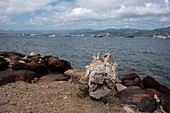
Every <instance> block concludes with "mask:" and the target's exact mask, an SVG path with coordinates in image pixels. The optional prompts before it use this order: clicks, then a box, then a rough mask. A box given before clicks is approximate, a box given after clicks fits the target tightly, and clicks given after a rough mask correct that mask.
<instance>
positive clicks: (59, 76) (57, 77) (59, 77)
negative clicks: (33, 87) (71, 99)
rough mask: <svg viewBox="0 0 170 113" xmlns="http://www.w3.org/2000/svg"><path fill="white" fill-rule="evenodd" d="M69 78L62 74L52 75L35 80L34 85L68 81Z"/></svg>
mask: <svg viewBox="0 0 170 113" xmlns="http://www.w3.org/2000/svg"><path fill="white" fill-rule="evenodd" d="M69 79H70V76H68V75H64V74H62V73H52V74H48V75H45V76H43V77H41V78H40V79H38V80H37V82H36V83H44V82H53V81H68V80H69Z"/></svg>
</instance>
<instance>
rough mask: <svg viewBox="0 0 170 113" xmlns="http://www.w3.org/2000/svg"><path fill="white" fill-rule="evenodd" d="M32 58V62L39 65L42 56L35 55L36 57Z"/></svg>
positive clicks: (32, 56)
mask: <svg viewBox="0 0 170 113" xmlns="http://www.w3.org/2000/svg"><path fill="white" fill-rule="evenodd" d="M30 56H31V58H30V59H31V62H32V63H38V62H39V61H40V59H41V55H40V54H34V55H30Z"/></svg>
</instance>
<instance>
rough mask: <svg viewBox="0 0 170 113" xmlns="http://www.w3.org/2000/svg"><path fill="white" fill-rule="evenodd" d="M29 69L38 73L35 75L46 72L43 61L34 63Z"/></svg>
mask: <svg viewBox="0 0 170 113" xmlns="http://www.w3.org/2000/svg"><path fill="white" fill-rule="evenodd" d="M27 65H28V64H27ZM30 70H32V71H34V72H35V73H36V74H37V75H38V76H37V77H41V76H42V75H46V74H48V71H47V66H46V65H45V64H44V63H35V64H33V65H32V66H31V67H30Z"/></svg>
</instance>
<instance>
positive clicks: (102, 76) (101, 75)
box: [80, 51, 118, 99]
mask: <svg viewBox="0 0 170 113" xmlns="http://www.w3.org/2000/svg"><path fill="white" fill-rule="evenodd" d="M101 54H102V52H101V51H100V52H99V53H98V55H97V57H95V56H93V61H92V62H91V63H90V65H89V66H86V74H85V76H84V77H83V78H82V79H81V80H80V82H82V84H87V85H88V91H85V92H89V96H90V97H92V98H95V99H101V98H102V97H104V96H106V95H107V94H108V93H109V92H110V91H112V90H114V88H115V83H116V79H117V78H118V76H117V73H116V71H115V70H116V67H117V64H116V63H115V62H114V59H113V57H112V56H111V53H107V54H105V55H103V56H101Z"/></svg>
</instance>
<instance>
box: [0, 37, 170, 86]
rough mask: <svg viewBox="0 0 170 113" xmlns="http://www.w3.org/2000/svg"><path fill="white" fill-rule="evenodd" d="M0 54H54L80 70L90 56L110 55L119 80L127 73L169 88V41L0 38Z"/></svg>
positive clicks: (151, 38) (88, 38) (87, 38)
mask: <svg viewBox="0 0 170 113" xmlns="http://www.w3.org/2000/svg"><path fill="white" fill-rule="evenodd" d="M0 51H16V52H20V53H22V54H30V53H31V52H34V53H39V54H41V56H42V57H43V56H48V55H55V56H58V57H59V58H60V59H64V60H67V61H69V62H70V63H71V65H72V67H73V68H80V69H83V70H85V66H86V65H89V64H90V62H91V61H92V56H93V55H97V53H98V52H99V51H102V53H103V54H105V53H108V52H110V53H111V54H112V56H113V57H114V59H115V61H116V63H117V64H118V67H117V69H116V72H117V73H118V75H119V77H120V78H121V77H122V76H124V75H126V74H130V73H136V74H138V75H139V76H140V77H141V78H144V77H145V76H147V75H150V76H152V77H153V78H155V79H156V80H157V81H159V82H160V83H162V84H164V85H166V86H168V87H169V88H170V39H158V38H153V37H135V38H124V37H102V38H101V37H100V38H99V37H87V36H83V37H81V36H72V37H64V36H56V37H48V38H47V37H45V36H17V35H1V36H0Z"/></svg>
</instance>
